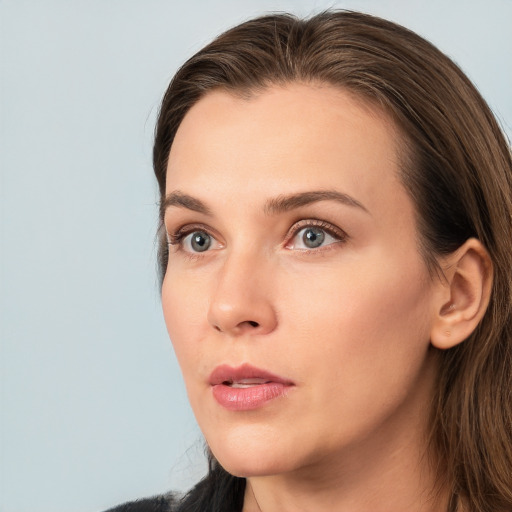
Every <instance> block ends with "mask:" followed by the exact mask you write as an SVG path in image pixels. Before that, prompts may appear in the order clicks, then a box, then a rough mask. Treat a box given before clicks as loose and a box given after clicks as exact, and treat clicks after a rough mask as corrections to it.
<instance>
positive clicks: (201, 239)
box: [182, 231, 212, 252]
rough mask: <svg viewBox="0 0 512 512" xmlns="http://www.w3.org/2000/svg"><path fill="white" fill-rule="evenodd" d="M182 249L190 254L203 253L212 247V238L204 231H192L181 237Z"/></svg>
mask: <svg viewBox="0 0 512 512" xmlns="http://www.w3.org/2000/svg"><path fill="white" fill-rule="evenodd" d="M182 244H183V248H184V249H185V250H186V251H190V252H204V251H207V250H208V249H209V248H210V246H211V245H212V237H211V236H210V235H209V234H208V233H205V232H204V231H194V232H193V233H189V234H188V235H186V236H184V237H183V241H182Z"/></svg>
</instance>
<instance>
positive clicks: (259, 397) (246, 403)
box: [212, 382, 290, 411]
mask: <svg viewBox="0 0 512 512" xmlns="http://www.w3.org/2000/svg"><path fill="white" fill-rule="evenodd" d="M289 389H290V386H289V385H286V384H282V383H280V382H267V383H266V384H258V385H257V386H251V387H249V388H232V387H230V386H228V385H226V384H217V385H215V386H213V387H212V391H213V396H214V398H215V400H217V402H219V404H220V405H222V407H224V408H226V409H228V410H230V411H251V410H253V409H258V408H259V407H262V406H263V405H265V404H266V403H268V402H270V401H271V400H274V399H275V398H279V397H282V396H285V395H286V393H287V392H288V390H289Z"/></svg>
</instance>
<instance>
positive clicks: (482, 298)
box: [430, 238, 493, 349]
mask: <svg viewBox="0 0 512 512" xmlns="http://www.w3.org/2000/svg"><path fill="white" fill-rule="evenodd" d="M441 265H442V268H443V274H444V279H443V278H440V280H439V283H438V288H437V292H436V295H435V297H436V298H435V311H434V321H433V323H432V329H431V333H430V341H431V343H432V345H434V346H435V347H437V348H439V349H447V348H451V347H454V346H455V345H457V344H459V343H461V342H463V341H464V340H465V339H467V338H468V337H469V336H470V335H471V333H472V332H473V331H474V330H475V329H476V326H477V325H478V323H479V322H480V320H481V319H482V318H483V316H484V314H485V311H486V309H487V306H488V304H489V299H490V296H491V288H492V279H493V269H492V262H491V258H490V256H489V253H488V252H487V250H486V249H485V247H484V246H483V245H482V243H481V242H480V241H479V240H477V239H475V238H470V239H469V240H467V241H466V242H465V243H464V244H463V245H462V246H461V247H459V248H458V249H457V250H456V251H455V252H453V253H452V254H450V255H449V256H447V257H446V258H443V261H442V262H441Z"/></svg>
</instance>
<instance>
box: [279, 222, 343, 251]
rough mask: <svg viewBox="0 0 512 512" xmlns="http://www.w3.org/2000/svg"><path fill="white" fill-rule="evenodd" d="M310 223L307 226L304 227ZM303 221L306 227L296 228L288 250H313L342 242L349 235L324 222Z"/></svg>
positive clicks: (287, 246)
mask: <svg viewBox="0 0 512 512" xmlns="http://www.w3.org/2000/svg"><path fill="white" fill-rule="evenodd" d="M305 222H308V224H307V225H304V223H305ZM316 222H318V224H316ZM316 222H315V223H313V221H303V222H302V224H303V225H304V227H301V226H300V225H299V226H294V228H293V229H294V231H295V233H294V235H293V237H292V238H291V240H290V242H289V243H288V244H286V248H287V249H298V250H301V249H302V250H311V249H318V248H321V247H325V246H328V245H331V244H334V243H337V242H342V241H344V240H345V239H346V237H347V235H346V234H345V233H344V232H343V231H341V230H340V229H338V228H335V227H334V226H331V225H330V224H327V223H325V222H322V221H316Z"/></svg>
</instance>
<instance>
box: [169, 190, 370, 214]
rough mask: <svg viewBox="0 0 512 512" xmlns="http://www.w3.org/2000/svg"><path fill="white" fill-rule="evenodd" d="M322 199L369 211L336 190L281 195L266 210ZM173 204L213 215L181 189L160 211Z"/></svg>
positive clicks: (273, 211)
mask: <svg viewBox="0 0 512 512" xmlns="http://www.w3.org/2000/svg"><path fill="white" fill-rule="evenodd" d="M320 201H336V202H338V203H341V204H343V205H345V206H351V207H355V208H360V209H361V210H363V211H365V212H366V213H369V212H368V210H367V209H366V208H365V207H364V206H363V205H362V204H361V203H360V202H359V201H357V199H354V198H353V197H351V196H349V195H348V194H344V193H342V192H338V191H336V190H313V191H309V192H299V193H297V194H289V195H280V196H277V197H275V198H272V199H269V200H268V201H267V202H266V203H265V206H264V212H265V214H267V215H277V214H279V213H283V212H287V211H290V210H294V209H296V208H300V207H301V206H307V205H309V204H312V203H318V202H320ZM171 206H177V207H180V208H186V209H187V210H192V211H194V212H198V213H202V214H204V215H209V216H211V215H212V211H211V210H210V208H208V206H206V205H205V204H204V203H203V202H202V201H201V200H200V199H197V198H195V197H192V196H189V195H188V194H184V193H183V192H181V191H179V190H175V191H173V192H170V193H169V194H167V195H166V196H165V198H164V200H163V201H162V202H161V204H160V211H161V212H162V214H164V213H165V211H166V210H167V208H169V207H171Z"/></svg>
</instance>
